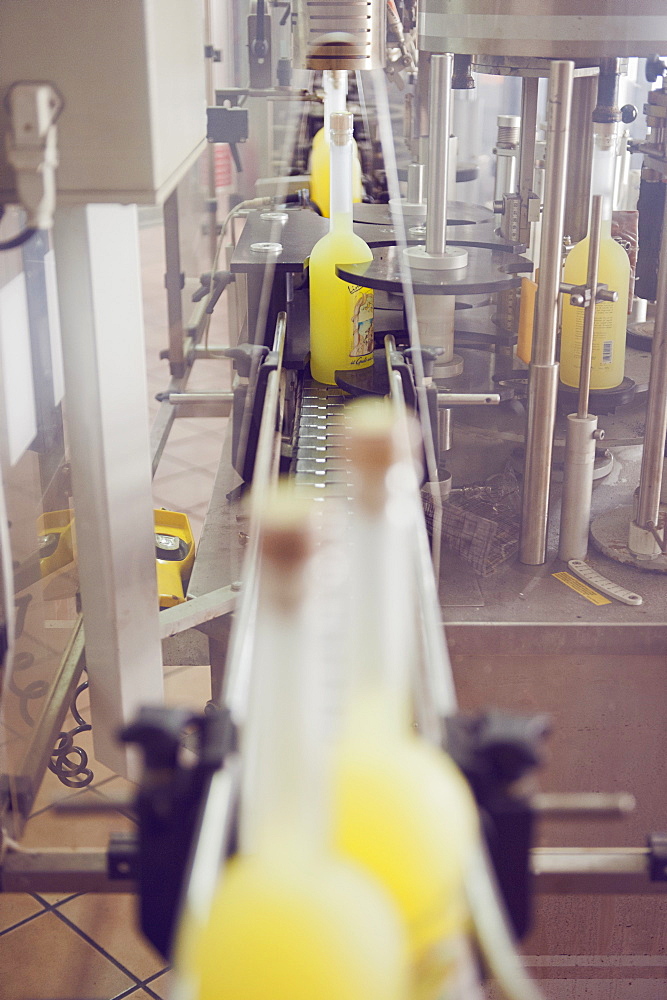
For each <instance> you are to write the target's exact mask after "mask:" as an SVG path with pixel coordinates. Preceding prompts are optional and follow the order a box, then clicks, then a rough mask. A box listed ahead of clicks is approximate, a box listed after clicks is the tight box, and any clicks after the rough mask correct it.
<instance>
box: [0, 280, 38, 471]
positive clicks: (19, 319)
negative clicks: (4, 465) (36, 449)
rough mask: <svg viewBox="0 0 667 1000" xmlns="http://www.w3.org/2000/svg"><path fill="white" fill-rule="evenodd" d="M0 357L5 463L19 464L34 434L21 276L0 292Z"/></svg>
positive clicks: (29, 358) (29, 360) (30, 370)
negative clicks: (5, 449) (5, 446)
mask: <svg viewBox="0 0 667 1000" xmlns="http://www.w3.org/2000/svg"><path fill="white" fill-rule="evenodd" d="M0 354H1V356H2V391H3V398H4V403H5V418H6V423H7V439H8V449H9V461H10V462H11V464H12V465H14V463H15V462H17V461H18V460H19V458H20V457H21V455H22V454H23V453H24V451H25V450H26V448H27V447H28V445H29V444H31V442H32V441H34V439H35V435H36V434H37V417H36V414H35V386H34V383H33V380H32V355H31V350H30V325H29V322H28V301H27V298H26V288H25V276H24V274H23V273H22V272H21V274H17V275H16V277H15V278H12V280H11V281H10V282H8V284H6V285H5V286H4V287H3V288H2V289H1V290H0Z"/></svg>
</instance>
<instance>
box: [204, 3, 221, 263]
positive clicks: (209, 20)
mask: <svg viewBox="0 0 667 1000" xmlns="http://www.w3.org/2000/svg"><path fill="white" fill-rule="evenodd" d="M204 35H205V39H204V44H205V47H206V51H207V52H208V55H207V56H206V59H205V60H204V65H205V70H206V102H207V104H208V106H209V107H212V106H213V105H214V104H215V72H214V69H213V58H214V51H215V46H214V43H213V11H212V5H211V0H205V3H204ZM215 148H216V147H215V145H214V144H213V143H208V146H207V150H206V167H207V174H208V177H207V181H208V201H207V206H208V244H209V255H210V258H211V264H213V261H214V260H215V256H216V253H217V250H218V199H217V196H216V191H215Z"/></svg>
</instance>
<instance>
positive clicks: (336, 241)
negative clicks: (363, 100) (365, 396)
mask: <svg viewBox="0 0 667 1000" xmlns="http://www.w3.org/2000/svg"><path fill="white" fill-rule="evenodd" d="M329 151H330V154H331V222H330V229H329V232H328V233H327V234H326V236H323V237H322V238H321V239H320V240H318V242H317V243H316V244H315V246H314V247H313V249H312V252H311V254H310V262H309V265H308V272H309V285H310V372H311V375H312V376H313V378H314V379H315V380H316V381H317V382H324V383H325V384H326V385H335V384H336V378H335V373H336V372H337V371H354V370H355V369H358V368H368V367H369V365H372V364H373V290H372V289H370V288H362V287H361V286H360V285H353V284H349V283H348V282H346V281H343V280H342V279H341V278H339V277H338V275H337V274H336V266H337V265H338V264H362V263H366V262H369V261H371V260H372V259H373V254H372V253H371V250H370V247H369V246H368V244H367V243H366V242H365V241H364V240H362V239H361V237H360V236H357V235H356V233H355V232H354V230H353V226H352V115H351V114H348V113H344V114H339V113H336V114H332V115H331V142H330V146H329Z"/></svg>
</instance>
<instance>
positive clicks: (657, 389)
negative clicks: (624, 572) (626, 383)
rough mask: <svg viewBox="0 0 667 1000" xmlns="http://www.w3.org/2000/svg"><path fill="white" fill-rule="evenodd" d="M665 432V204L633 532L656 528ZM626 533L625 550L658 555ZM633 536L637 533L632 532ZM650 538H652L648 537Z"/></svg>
mask: <svg viewBox="0 0 667 1000" xmlns="http://www.w3.org/2000/svg"><path fill="white" fill-rule="evenodd" d="M666 432H667V200H666V201H665V212H664V216H663V222H662V243H661V245H660V264H659V270H658V296H657V300H656V311H655V330H654V333H653V348H652V351H651V374H650V376H649V385H648V400H647V404H646V430H645V431H644V451H643V455H642V467H641V473H640V477H639V496H638V499H637V507H636V510H637V513H636V517H635V525H634V527H635V528H636V529H639V530H640V531H643V532H646V534H649V532H648V530H647V525H648V524H649V523H652V524H653V525H655V526H657V525H658V513H659V507H660V485H661V481H662V466H663V455H664V448H665V433H666ZM632 529H633V526H631V529H630V543H629V548H630V549H631V550H632V551H633V552H637V553H638V554H643V555H652V554H656V555H657V554H658V551H657V543H656V542H655V540H654V545H655V551H649V552H647V551H646V549H645V548H644V547H642V546H641V539H640V538H635V539H633V530H632ZM634 534H635V535H637V532H636V531H635V532H634ZM651 537H652V536H651Z"/></svg>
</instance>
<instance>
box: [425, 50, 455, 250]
mask: <svg viewBox="0 0 667 1000" xmlns="http://www.w3.org/2000/svg"><path fill="white" fill-rule="evenodd" d="M453 68H454V56H453V55H452V54H451V53H450V52H447V53H446V54H445V55H437V56H431V82H430V94H429V102H428V120H429V143H428V193H427V195H426V205H427V209H426V253H428V254H438V255H439V256H443V255H444V253H445V250H446V249H447V186H448V161H449V155H448V153H449V125H450V120H449V115H450V112H449V106H450V101H451V95H452V70H453Z"/></svg>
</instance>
